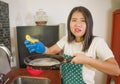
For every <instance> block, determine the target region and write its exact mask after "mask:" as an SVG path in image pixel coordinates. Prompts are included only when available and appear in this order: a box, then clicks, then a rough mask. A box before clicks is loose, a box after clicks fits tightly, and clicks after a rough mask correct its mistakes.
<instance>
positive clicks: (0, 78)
mask: <svg viewBox="0 0 120 84" xmlns="http://www.w3.org/2000/svg"><path fill="white" fill-rule="evenodd" d="M8 80H9V78H8V77H7V76H5V74H3V73H0V84H6V83H7V82H8Z"/></svg>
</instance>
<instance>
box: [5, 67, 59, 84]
mask: <svg viewBox="0 0 120 84" xmlns="http://www.w3.org/2000/svg"><path fill="white" fill-rule="evenodd" d="M6 75H7V77H8V78H9V81H8V82H7V84H11V82H12V81H13V80H14V79H15V78H16V77H19V76H31V77H40V78H48V79H50V84H61V76H60V71H59V70H43V72H42V73H41V74H40V75H37V76H33V75H31V74H30V73H29V72H28V71H27V70H26V69H25V68H12V69H11V71H10V72H9V73H8V74H6Z"/></svg>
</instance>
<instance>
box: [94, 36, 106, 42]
mask: <svg viewBox="0 0 120 84" xmlns="http://www.w3.org/2000/svg"><path fill="white" fill-rule="evenodd" d="M102 40H104V39H103V38H102V37H100V36H95V37H94V38H93V41H102Z"/></svg>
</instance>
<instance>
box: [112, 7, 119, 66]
mask: <svg viewBox="0 0 120 84" xmlns="http://www.w3.org/2000/svg"><path fill="white" fill-rule="evenodd" d="M111 49H112V51H113V53H114V55H115V59H116V60H117V62H118V63H119V66H120V9H119V10H116V11H115V12H114V13H113V27H112V42H111Z"/></svg>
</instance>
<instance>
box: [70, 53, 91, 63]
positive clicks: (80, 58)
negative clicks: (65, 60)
mask: <svg viewBox="0 0 120 84" xmlns="http://www.w3.org/2000/svg"><path fill="white" fill-rule="evenodd" d="M89 59H91V58H90V57H88V56H86V55H83V54H80V53H76V54H74V57H73V59H72V60H71V63H75V64H87V63H88V61H89Z"/></svg>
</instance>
